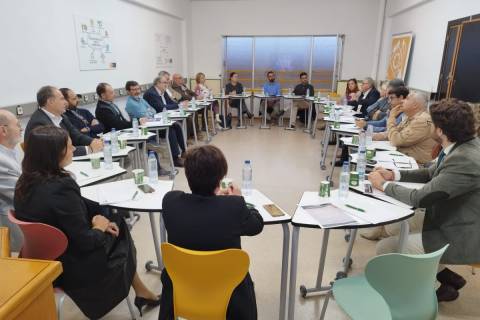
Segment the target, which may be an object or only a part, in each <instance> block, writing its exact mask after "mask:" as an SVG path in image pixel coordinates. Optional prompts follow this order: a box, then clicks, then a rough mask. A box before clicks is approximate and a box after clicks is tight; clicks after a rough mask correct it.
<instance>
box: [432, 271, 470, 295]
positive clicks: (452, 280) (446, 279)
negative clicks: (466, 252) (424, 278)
mask: <svg viewBox="0 0 480 320" xmlns="http://www.w3.org/2000/svg"><path fill="white" fill-rule="evenodd" d="M437 280H438V282H440V283H441V284H447V285H449V286H451V287H453V288H454V289H455V290H460V289H462V288H463V287H464V286H465V284H467V280H465V279H464V278H463V277H462V276H461V275H459V274H458V273H455V272H453V271H452V270H450V269H448V268H445V269H443V270H442V271H440V272H439V273H437Z"/></svg>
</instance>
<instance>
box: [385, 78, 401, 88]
mask: <svg viewBox="0 0 480 320" xmlns="http://www.w3.org/2000/svg"><path fill="white" fill-rule="evenodd" d="M388 86H389V87H390V88H392V89H396V88H398V87H405V82H404V81H403V80H402V79H398V78H396V79H392V80H390V81H388Z"/></svg>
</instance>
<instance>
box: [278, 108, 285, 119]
mask: <svg viewBox="0 0 480 320" xmlns="http://www.w3.org/2000/svg"><path fill="white" fill-rule="evenodd" d="M284 114H285V110H280V112H279V113H278V117H279V118H280V117H281V116H283V115H284Z"/></svg>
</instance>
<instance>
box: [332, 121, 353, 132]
mask: <svg viewBox="0 0 480 320" xmlns="http://www.w3.org/2000/svg"><path fill="white" fill-rule="evenodd" d="M331 128H332V131H334V132H340V133H342V132H343V133H350V134H358V133H359V132H360V128H357V126H355V124H350V123H349V124H341V125H340V128H338V129H335V128H334V127H333V125H332V126H331Z"/></svg>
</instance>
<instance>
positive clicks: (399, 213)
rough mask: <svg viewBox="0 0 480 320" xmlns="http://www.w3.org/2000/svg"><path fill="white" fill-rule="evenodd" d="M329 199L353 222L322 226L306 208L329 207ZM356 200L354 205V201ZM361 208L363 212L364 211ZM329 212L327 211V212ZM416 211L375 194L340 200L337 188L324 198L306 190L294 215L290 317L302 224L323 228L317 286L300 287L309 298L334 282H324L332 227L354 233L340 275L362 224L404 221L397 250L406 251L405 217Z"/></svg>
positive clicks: (291, 316)
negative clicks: (325, 283) (373, 195)
mask: <svg viewBox="0 0 480 320" xmlns="http://www.w3.org/2000/svg"><path fill="white" fill-rule="evenodd" d="M327 203H331V204H333V205H335V206H336V207H337V208H339V209H340V210H342V211H343V212H346V213H347V215H348V216H350V217H351V218H353V220H356V221H355V223H353V224H348V225H335V224H333V223H332V224H331V227H328V228H321V227H320V224H319V222H318V221H317V220H316V219H315V218H314V216H313V215H312V214H310V213H309V212H307V210H308V209H314V208H318V210H320V211H321V210H326V208H327V207H322V205H325V204H327ZM351 204H354V205H351ZM308 207H310V208H308ZM359 209H361V210H362V211H363V212H361V211H360V210H359ZM325 213H326V212H325ZM413 214H414V211H413V210H412V209H411V208H407V207H404V206H403V207H402V206H397V205H394V204H392V203H388V202H385V201H381V200H378V199H375V198H373V197H369V196H365V195H362V194H359V193H356V192H353V191H349V192H348V197H347V199H346V201H341V200H340V199H339V198H338V190H334V191H332V192H331V196H330V197H329V198H322V197H320V196H319V195H318V192H314V191H312V192H304V193H303V195H302V198H301V199H300V202H299V204H298V206H297V209H296V211H295V214H294V215H293V217H292V222H291V224H292V226H293V230H292V250H291V260H290V282H289V296H288V317H287V319H288V320H293V319H294V316H295V292H296V290H297V287H296V285H297V283H296V282H297V264H298V247H299V235H300V230H301V228H317V229H323V239H322V246H321V251H320V261H319V265H318V273H317V279H316V283H315V286H314V287H313V288H309V289H307V288H306V287H305V286H303V285H302V286H301V287H300V293H301V295H302V296H303V297H304V298H306V297H307V296H308V295H309V294H311V293H329V292H330V290H331V288H332V286H331V285H323V284H322V283H323V273H324V269H325V259H326V254H327V248H328V240H329V236H330V230H335V229H350V230H351V236H350V239H349V242H348V245H347V251H346V255H345V258H344V259H343V266H342V270H340V271H339V272H338V273H337V278H342V277H346V276H347V272H348V269H349V267H350V264H351V261H352V260H351V253H352V250H353V246H354V242H355V238H356V233H357V230H358V229H360V228H370V227H374V226H382V225H386V224H391V223H395V222H401V228H400V235H399V243H398V252H403V251H404V248H405V245H406V240H407V237H408V233H409V225H408V222H407V221H406V220H407V219H408V218H410V217H412V216H413Z"/></svg>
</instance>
